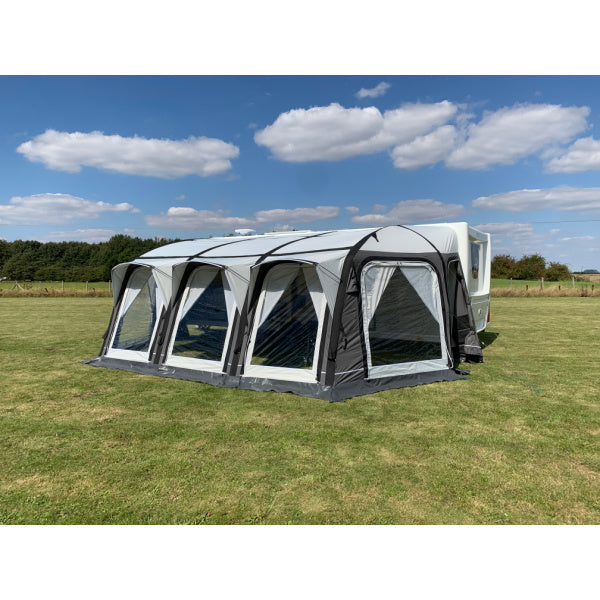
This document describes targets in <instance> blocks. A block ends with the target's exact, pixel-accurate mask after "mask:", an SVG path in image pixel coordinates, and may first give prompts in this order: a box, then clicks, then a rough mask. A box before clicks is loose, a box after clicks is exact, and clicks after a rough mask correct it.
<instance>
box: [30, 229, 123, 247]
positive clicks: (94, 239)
mask: <svg viewBox="0 0 600 600" xmlns="http://www.w3.org/2000/svg"><path fill="white" fill-rule="evenodd" d="M125 233H127V230H125ZM116 234H117V232H116V231H113V230H112V229H75V230H74V231H54V232H52V233H50V234H48V235H47V236H45V237H44V239H43V240H42V241H45V242H68V241H75V242H89V243H90V244H98V243H100V242H107V241H108V240H109V239H110V238H111V237H112V236H113V235H116Z"/></svg>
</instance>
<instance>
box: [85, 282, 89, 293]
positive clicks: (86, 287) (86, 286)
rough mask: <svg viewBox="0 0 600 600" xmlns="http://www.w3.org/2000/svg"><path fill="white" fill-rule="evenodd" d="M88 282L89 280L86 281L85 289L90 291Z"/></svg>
mask: <svg viewBox="0 0 600 600" xmlns="http://www.w3.org/2000/svg"><path fill="white" fill-rule="evenodd" d="M88 283H89V281H86V282H85V291H86V292H87V291H88Z"/></svg>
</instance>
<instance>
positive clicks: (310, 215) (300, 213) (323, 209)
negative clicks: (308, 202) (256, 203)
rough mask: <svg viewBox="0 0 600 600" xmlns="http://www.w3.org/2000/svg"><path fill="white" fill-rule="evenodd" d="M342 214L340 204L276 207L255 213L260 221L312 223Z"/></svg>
mask: <svg viewBox="0 0 600 600" xmlns="http://www.w3.org/2000/svg"><path fill="white" fill-rule="evenodd" d="M339 214H340V208H339V206H315V207H314V208H274V209H272V210H259V211H258V212H256V213H254V217H255V219H256V220H257V221H258V222H259V223H264V222H268V223H273V222H276V221H288V222H290V223H310V222H312V221H321V220H323V219H335V218H336V217H337V216H338V215H339Z"/></svg>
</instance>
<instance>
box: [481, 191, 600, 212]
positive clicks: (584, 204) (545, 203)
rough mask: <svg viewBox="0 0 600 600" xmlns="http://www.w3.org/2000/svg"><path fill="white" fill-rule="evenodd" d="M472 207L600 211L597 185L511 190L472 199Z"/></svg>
mask: <svg viewBox="0 0 600 600" xmlns="http://www.w3.org/2000/svg"><path fill="white" fill-rule="evenodd" d="M473 207H474V208H483V209H493V210H508V211H511V212H524V211H528V210H564V211H575V210H576V211H600V187H594V188H580V187H571V186H566V185H565V186H560V187H555V188H547V189H532V190H528V189H524V190H513V191H511V192H504V193H500V194H493V195H492V196H481V197H479V198H476V199H475V200H473Z"/></svg>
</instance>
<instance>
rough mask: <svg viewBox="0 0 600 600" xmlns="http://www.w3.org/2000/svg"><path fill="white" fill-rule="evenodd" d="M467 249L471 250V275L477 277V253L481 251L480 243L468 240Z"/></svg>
mask: <svg viewBox="0 0 600 600" xmlns="http://www.w3.org/2000/svg"><path fill="white" fill-rule="evenodd" d="M469 249H470V251H471V277H472V278H473V279H477V278H478V277H479V254H480V252H481V245H480V244H478V243H477V242H469Z"/></svg>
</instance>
